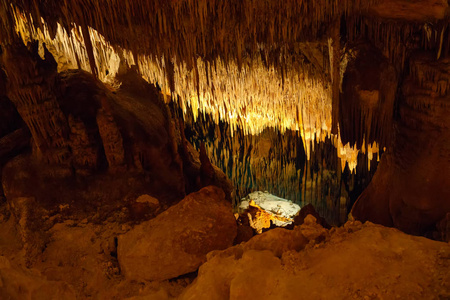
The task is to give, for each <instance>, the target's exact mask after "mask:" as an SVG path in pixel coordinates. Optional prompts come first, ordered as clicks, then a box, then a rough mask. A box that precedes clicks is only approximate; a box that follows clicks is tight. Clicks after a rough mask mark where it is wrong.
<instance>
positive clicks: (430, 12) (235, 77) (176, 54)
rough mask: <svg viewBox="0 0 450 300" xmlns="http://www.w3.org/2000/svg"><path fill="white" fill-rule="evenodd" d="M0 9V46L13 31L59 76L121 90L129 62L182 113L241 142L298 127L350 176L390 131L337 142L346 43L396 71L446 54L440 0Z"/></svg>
mask: <svg viewBox="0 0 450 300" xmlns="http://www.w3.org/2000/svg"><path fill="white" fill-rule="evenodd" d="M0 6H1V15H2V22H1V25H0V26H2V27H1V31H0V32H1V43H2V44H7V43H10V42H12V41H13V40H14V39H15V36H16V34H17V33H18V34H19V35H20V36H21V38H22V39H23V40H24V41H25V42H28V41H31V40H39V41H41V42H45V44H46V46H47V48H48V49H49V50H50V51H51V52H52V54H53V55H54V56H55V59H56V60H57V62H58V67H59V68H60V70H64V69H70V68H82V69H84V70H86V71H90V72H92V73H94V74H96V75H97V76H98V77H99V78H100V79H101V80H102V81H104V82H107V83H110V84H111V85H112V86H117V85H120V83H119V82H116V81H115V79H114V77H115V75H116V74H117V73H118V72H119V71H120V68H122V67H123V66H126V65H128V66H132V65H136V66H137V69H138V70H139V72H140V74H141V75H142V76H143V78H144V79H146V80H147V81H149V82H151V83H155V84H158V85H159V86H160V87H161V90H162V92H163V93H165V94H166V95H167V96H168V97H167V98H168V99H170V98H172V99H175V100H176V101H178V103H179V105H180V106H181V107H182V108H184V109H185V108H186V107H188V106H189V107H191V108H192V109H193V111H194V114H201V113H208V114H212V115H213V117H214V119H215V121H216V122H218V120H219V119H220V120H224V121H227V122H228V123H229V124H230V126H231V127H232V128H237V127H240V128H242V129H243V130H244V132H245V133H246V134H258V133H260V132H261V131H262V130H263V129H264V128H266V127H276V128H278V129H280V130H281V131H284V130H286V129H291V130H297V131H299V133H300V134H301V136H302V139H303V142H304V145H305V150H306V153H307V155H309V153H310V152H311V149H310V147H311V145H312V144H313V143H312V142H314V141H318V140H324V139H325V138H326V137H330V138H332V140H333V141H334V144H335V146H336V148H337V149H338V155H339V156H340V157H341V158H342V161H343V166H345V163H348V164H349V167H350V169H354V168H355V164H356V157H357V154H358V152H359V151H362V152H365V153H368V154H369V157H370V158H371V157H372V156H373V154H374V153H377V152H378V150H379V148H381V147H384V146H387V142H386V139H385V137H384V135H385V134H387V133H386V131H389V128H383V126H384V124H378V126H379V127H380V128H379V129H378V130H377V134H376V135H372V136H369V134H367V135H363V139H364V141H362V143H361V141H360V142H359V143H356V141H353V143H347V142H348V141H347V140H345V141H342V139H341V134H340V129H339V93H340V90H341V85H342V80H343V76H344V73H345V71H346V67H347V62H348V60H349V59H351V53H352V52H351V51H349V49H348V47H347V46H348V45H351V44H352V43H354V42H356V41H358V40H360V39H364V40H367V41H369V42H370V43H371V44H373V45H375V46H376V47H377V48H379V49H380V51H381V52H382V53H383V55H384V56H385V57H386V58H387V59H388V60H389V61H390V62H391V63H392V65H393V66H394V68H395V70H396V71H397V72H398V73H401V72H402V70H403V66H404V61H405V57H406V54H407V52H408V51H409V50H410V49H415V48H421V49H427V50H433V51H435V52H436V56H437V57H439V56H441V55H443V54H444V53H442V52H443V51H446V52H448V51H449V48H450V46H449V45H448V44H449V41H450V39H449V38H448V35H449V31H450V30H449V29H448V11H449V8H448V1H444V0H426V1H406V0H396V1H388V0H370V1H356V0H345V1H339V0H334V1H330V0H327V1H312V0H295V1H281V2H280V1H269V0H266V1H255V0H227V1H220V0H199V1H195V0H170V1H167V0H139V1H121V0H114V1H113V0H101V1H95V0H81V1H80V0H78V1H77V0H65V1H60V0H58V1H57V0H47V1H37V0H34V1H30V0H28V1H27V0H17V1H5V0H3V1H2V3H1V5H0ZM87 35H89V39H86V36H87ZM170 96H171V97H170ZM362 114H363V113H362ZM370 118H371V116H370V115H363V116H362V117H360V119H362V120H366V119H370ZM389 125H390V123H389ZM361 126H362V125H361ZM385 126H386V127H387V124H386V125H385ZM351 130H353V129H351ZM355 130H356V129H355ZM347 135H348V134H347ZM350 136H352V135H351V134H350ZM380 142H381V143H380ZM355 143H356V144H355ZM344 144H345V145H344ZM357 144H359V146H357ZM358 148H359V149H358Z"/></svg>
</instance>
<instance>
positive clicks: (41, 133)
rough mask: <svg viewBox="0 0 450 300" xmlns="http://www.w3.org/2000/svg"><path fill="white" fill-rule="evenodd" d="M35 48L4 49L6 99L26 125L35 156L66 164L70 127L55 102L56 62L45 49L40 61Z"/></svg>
mask: <svg viewBox="0 0 450 300" xmlns="http://www.w3.org/2000/svg"><path fill="white" fill-rule="evenodd" d="M37 46H38V44H37V43H33V44H30V45H28V47H29V49H27V48H26V47H25V45H23V43H22V42H21V41H19V42H16V43H14V44H13V45H8V47H6V48H5V52H4V54H3V61H4V65H5V69H6V72H7V74H8V86H7V92H8V97H9V98H10V99H11V101H12V102H13V103H14V105H15V106H16V108H17V111H18V112H19V114H20V116H21V117H22V119H23V120H24V122H25V123H26V124H27V126H28V128H29V130H30V132H31V135H32V136H33V141H34V145H35V147H36V149H37V154H38V155H40V156H42V159H43V160H44V161H46V162H48V163H50V164H61V165H64V164H69V162H70V151H69V148H68V134H69V126H68V123H67V118H66V116H65V115H64V114H63V112H62V111H61V108H60V106H59V104H58V101H57V95H58V94H59V90H58V87H57V71H56V62H55V60H54V59H53V56H52V55H51V54H50V53H49V52H48V51H47V49H45V60H44V59H41V58H40V57H39V55H38V48H37ZM17 62H20V63H17Z"/></svg>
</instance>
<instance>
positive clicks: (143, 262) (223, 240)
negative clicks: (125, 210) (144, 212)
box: [117, 186, 236, 280]
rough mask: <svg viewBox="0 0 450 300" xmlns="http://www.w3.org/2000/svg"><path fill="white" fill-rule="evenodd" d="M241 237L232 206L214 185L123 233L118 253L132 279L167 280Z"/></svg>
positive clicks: (192, 268)
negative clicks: (237, 229) (238, 235)
mask: <svg viewBox="0 0 450 300" xmlns="http://www.w3.org/2000/svg"><path fill="white" fill-rule="evenodd" d="M235 237H236V220H235V219H234V216H233V214H232V212H231V206H230V204H229V203H227V202H226V201H225V195H224V192H223V191H222V190H220V189H219V188H217V187H212V186H210V187H206V188H203V189H202V190H200V191H199V192H196V193H193V194H190V195H188V196H187V197H186V198H185V199H183V200H182V201H181V202H180V203H178V204H177V205H174V206H172V207H171V208H169V209H168V210H166V211H165V212H163V213H161V214H160V215H158V216H157V217H156V218H154V219H152V220H150V221H148V222H144V223H142V224H140V225H138V226H136V227H135V228H133V229H132V230H131V231H130V232H128V233H126V234H124V235H122V236H119V239H118V249H117V255H118V259H119V263H120V268H121V270H122V272H123V274H124V275H125V276H126V277H127V278H128V279H135V280H165V279H169V278H174V277H177V276H180V275H183V274H186V273H190V272H193V271H195V270H197V268H198V267H199V266H200V265H201V264H202V263H203V262H204V261H205V260H206V254H207V253H208V252H210V251H212V250H216V249H225V248H227V247H229V246H231V245H232V243H233V240H234V238H235Z"/></svg>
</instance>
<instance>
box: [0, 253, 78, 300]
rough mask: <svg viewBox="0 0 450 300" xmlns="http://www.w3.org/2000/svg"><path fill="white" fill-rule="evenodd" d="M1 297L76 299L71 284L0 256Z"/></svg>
mask: <svg viewBox="0 0 450 300" xmlns="http://www.w3.org/2000/svg"><path fill="white" fill-rule="evenodd" d="M0 299H68V300H69V299H76V297H75V293H74V291H73V289H72V287H71V286H69V285H68V284H67V283H65V282H61V281H49V280H47V279H46V278H45V277H43V276H42V275H41V274H40V273H39V272H38V271H37V270H29V269H25V268H22V267H19V266H16V265H14V264H13V263H12V262H10V261H9V260H8V259H7V258H6V257H4V256H0Z"/></svg>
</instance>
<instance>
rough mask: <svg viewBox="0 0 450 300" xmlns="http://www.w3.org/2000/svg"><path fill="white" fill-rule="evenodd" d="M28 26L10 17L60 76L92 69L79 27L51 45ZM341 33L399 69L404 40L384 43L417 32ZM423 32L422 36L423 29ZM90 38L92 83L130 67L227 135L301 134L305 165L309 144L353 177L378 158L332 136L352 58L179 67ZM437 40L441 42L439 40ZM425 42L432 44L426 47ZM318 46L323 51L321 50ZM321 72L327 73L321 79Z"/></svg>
mask: <svg viewBox="0 0 450 300" xmlns="http://www.w3.org/2000/svg"><path fill="white" fill-rule="evenodd" d="M30 19H31V17H26V16H25V15H23V14H22V13H21V12H20V11H19V10H16V30H17V32H18V33H20V34H21V35H22V37H23V39H24V40H26V41H27V40H30V39H36V40H40V41H42V42H45V43H46V44H47V46H48V48H49V49H50V50H51V51H52V53H53V54H54V55H55V57H57V60H58V62H59V68H60V70H61V69H67V68H78V67H80V68H82V69H84V70H86V71H90V70H91V67H90V63H89V55H88V51H87V48H86V45H85V43H84V37H83V34H82V30H81V29H80V27H78V26H76V25H75V24H73V25H72V29H71V30H70V33H68V32H67V31H66V29H65V28H67V26H65V27H62V26H61V25H59V24H58V25H57V27H56V28H57V29H56V32H55V38H52V36H51V33H50V30H49V29H48V27H47V26H46V25H45V24H43V25H42V26H40V28H36V27H34V25H32V23H31V22H30V21H29V20H30ZM179 25H180V24H179ZM158 26H161V28H160V30H164V26H167V25H164V20H162V23H161V24H160V25H158ZM180 26H181V25H180ZM347 27H348V28H350V29H351V30H348V38H349V39H357V38H358V36H359V35H361V34H363V33H362V32H363V31H364V32H365V33H364V34H366V35H367V36H369V37H372V38H373V40H374V42H375V43H377V44H380V45H381V44H382V45H384V47H383V49H384V54H385V55H386V56H387V57H389V58H391V59H393V58H394V57H402V59H401V65H400V66H399V67H400V68H402V67H403V63H404V56H405V44H406V43H407V40H406V38H403V39H404V43H401V44H400V45H397V44H395V43H385V41H386V40H390V41H392V40H395V38H394V39H392V38H389V37H390V36H391V35H392V36H394V37H396V38H398V39H399V40H402V37H404V36H407V35H408V34H409V35H410V34H412V32H413V31H414V30H417V28H419V29H420V28H421V27H420V26H419V27H417V26H415V25H405V26H402V27H400V28H398V27H397V26H393V25H390V24H389V23H387V24H383V23H380V22H376V21H371V20H370V19H363V18H361V17H360V18H348V20H347ZM41 28H43V32H42V30H41ZM367 29H368V30H367ZM423 30H424V32H425V31H426V29H425V27H424V28H423ZM443 30H444V28H443ZM89 32H90V40H91V43H92V45H93V56H94V58H95V64H96V66H97V68H98V73H99V74H98V76H99V78H100V79H101V80H102V81H104V82H107V83H109V84H111V85H112V86H113V87H118V86H119V85H120V83H119V82H117V81H116V80H115V75H116V74H117V73H118V72H119V68H120V65H121V63H122V64H126V65H128V66H131V65H134V64H136V65H137V66H138V69H139V71H140V73H141V75H142V76H143V78H144V79H146V80H147V81H148V82H151V83H155V84H158V85H159V86H160V87H161V89H162V92H163V93H164V94H166V95H167V96H168V97H167V99H169V98H172V99H176V100H178V104H179V105H180V106H181V107H182V108H183V110H184V111H186V109H187V108H192V110H193V112H194V119H196V118H197V117H198V114H206V113H207V114H211V115H212V116H214V121H215V122H216V123H218V121H219V120H224V121H226V122H228V123H229V124H230V126H231V128H232V130H231V134H233V133H234V132H235V131H236V130H237V128H238V127H240V128H242V129H243V131H244V133H245V134H258V133H260V132H262V131H263V130H264V128H267V127H275V128H277V129H279V130H281V131H282V132H284V131H285V130H287V129H290V130H294V131H299V132H300V135H301V137H302V139H303V144H304V146H305V152H306V154H307V157H308V158H310V156H311V151H312V149H311V148H310V147H311V145H313V144H314V143H315V142H316V141H323V140H324V139H325V138H330V139H331V140H332V141H333V144H334V146H335V147H336V148H337V153H338V155H339V157H340V158H341V159H342V169H344V167H345V165H346V164H348V165H349V168H350V170H352V171H353V170H355V167H356V164H357V156H358V153H359V152H363V153H367V154H368V157H369V158H371V157H374V155H373V154H374V153H377V152H378V149H379V147H380V145H379V144H378V143H377V142H376V141H375V142H371V143H369V142H367V141H363V143H362V146H359V147H358V146H356V145H351V144H348V143H347V144H344V143H343V142H342V141H341V138H340V133H339V131H338V133H337V134H332V133H331V129H332V119H333V118H332V104H331V102H332V100H331V99H332V90H336V89H337V87H338V86H339V88H341V83H342V77H343V74H344V72H345V68H346V64H345V60H346V59H351V57H350V58H346V57H345V56H344V59H341V63H340V64H339V63H336V59H335V58H334V57H333V55H330V58H331V61H332V63H333V68H332V69H337V68H340V70H339V71H333V72H331V71H332V70H329V71H326V70H327V68H328V67H331V65H330V66H328V67H327V65H326V64H324V65H322V67H324V68H325V69H324V70H322V71H319V70H318V69H317V65H314V64H313V63H310V61H312V60H311V59H308V62H306V59H305V60H303V59H302V58H303V57H304V56H303V54H302V51H299V52H297V53H291V52H289V51H287V49H286V50H284V51H283V50H282V49H283V47H281V48H280V47H278V48H277V49H278V50H277V51H280V49H281V53H280V54H279V57H278V58H277V60H275V63H274V59H273V58H271V59H269V58H268V57H269V56H270V55H271V53H270V52H271V50H272V49H271V47H268V46H267V45H264V44H257V48H258V49H257V50H258V51H257V52H258V53H259V54H258V55H253V56H247V55H246V56H241V55H239V56H237V57H235V58H233V57H229V58H228V59H226V58H221V57H217V58H215V59H213V60H206V59H203V58H201V57H199V56H193V57H196V59H188V60H186V61H185V60H181V57H183V56H182V55H177V54H175V53H174V56H173V57H171V58H167V57H166V56H164V55H162V56H158V55H140V54H139V52H134V49H133V48H132V49H133V50H125V49H122V48H120V47H118V46H115V47H113V46H111V45H110V44H109V42H108V41H107V40H106V39H105V38H104V37H103V36H102V35H101V34H100V33H99V32H97V31H96V30H94V29H92V28H89ZM286 34H287V33H286ZM432 36H434V35H432ZM436 36H438V38H439V36H440V35H436ZM335 39H336V38H335ZM431 39H432V37H430V39H429V40H430V41H431ZM192 47H193V49H196V47H197V46H194V45H193V46H192ZM324 47H325V49H326V45H325V46H324ZM300 48H302V47H301V46H300ZM330 50H331V52H333V47H330ZM132 51H133V52H132ZM186 51H187V50H186ZM238 52H239V51H238ZM331 52H330V53H331ZM324 55H326V54H324ZM345 55H347V53H346V54H345ZM310 57H311V56H309V57H308V58H310ZM268 61H272V63H268ZM323 71H326V72H327V73H326V74H325V77H323V74H320V72H323ZM331 73H333V77H336V78H338V77H339V84H337V82H336V83H335V84H334V85H332V82H331V77H330V76H331ZM336 75H339V76H336ZM327 78H328V79H327ZM334 81H337V79H335V80H333V82H334ZM381 131H383V130H381ZM372 141H373V140H372ZM383 142H385V141H384V140H383ZM385 144H386V143H383V144H382V146H385ZM360 145H361V144H360ZM369 165H370V164H369Z"/></svg>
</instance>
